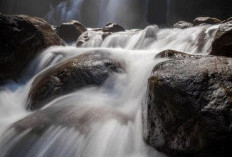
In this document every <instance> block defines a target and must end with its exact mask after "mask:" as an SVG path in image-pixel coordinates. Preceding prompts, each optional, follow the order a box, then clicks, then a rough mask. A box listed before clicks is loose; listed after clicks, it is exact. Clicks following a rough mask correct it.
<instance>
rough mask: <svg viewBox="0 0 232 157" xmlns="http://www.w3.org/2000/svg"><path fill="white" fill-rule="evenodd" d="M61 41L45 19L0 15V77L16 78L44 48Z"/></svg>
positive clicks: (4, 78)
mask: <svg viewBox="0 0 232 157" xmlns="http://www.w3.org/2000/svg"><path fill="white" fill-rule="evenodd" d="M54 45H63V43H62V40H61V39H60V38H59V37H58V36H57V34H56V33H55V32H54V31H53V30H52V28H51V26H50V25H49V24H48V23H47V22H45V21H44V20H42V19H40V18H37V17H29V16H26V15H19V16H6V15H0V81H3V80H7V79H14V80H16V79H17V78H18V77H19V76H20V74H21V72H22V71H23V70H24V69H25V66H26V65H27V64H28V63H29V62H30V61H31V60H32V59H33V58H34V57H35V56H36V55H37V54H39V53H40V52H41V51H42V50H43V49H46V48H48V47H49V46H54Z"/></svg>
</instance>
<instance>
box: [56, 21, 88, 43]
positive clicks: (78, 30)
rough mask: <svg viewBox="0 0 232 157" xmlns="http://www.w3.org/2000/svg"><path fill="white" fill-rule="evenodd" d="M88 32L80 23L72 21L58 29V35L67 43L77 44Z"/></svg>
mask: <svg viewBox="0 0 232 157" xmlns="http://www.w3.org/2000/svg"><path fill="white" fill-rule="evenodd" d="M86 30H87V29H86V28H85V27H84V26H83V25H82V24H81V23H80V22H79V21H76V20H72V21H70V22H68V23H63V24H62V25H61V26H59V27H57V34H58V35H59V36H60V37H61V39H63V40H64V41H65V42H67V43H70V42H75V41H76V40H77V39H78V38H79V36H80V35H81V34H82V33H83V32H85V31H86Z"/></svg>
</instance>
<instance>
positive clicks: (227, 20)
mask: <svg viewBox="0 0 232 157" xmlns="http://www.w3.org/2000/svg"><path fill="white" fill-rule="evenodd" d="M226 22H232V17H229V18H228V19H226V20H225V21H223V23H226Z"/></svg>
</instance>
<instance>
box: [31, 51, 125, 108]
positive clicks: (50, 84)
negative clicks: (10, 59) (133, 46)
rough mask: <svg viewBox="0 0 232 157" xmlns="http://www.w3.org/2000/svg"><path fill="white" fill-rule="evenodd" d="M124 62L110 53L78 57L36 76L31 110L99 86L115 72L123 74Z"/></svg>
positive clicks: (32, 90)
mask: <svg viewBox="0 0 232 157" xmlns="http://www.w3.org/2000/svg"><path fill="white" fill-rule="evenodd" d="M123 68H124V66H123V63H122V62H120V61H118V60H115V59H113V58H112V56H111V55H110V54H109V53H106V52H101V53H100V52H92V53H86V54H82V55H78V56H76V57H74V58H71V59H69V60H67V61H64V62H62V63H60V64H59V65H56V66H55V67H53V68H50V69H48V70H47V71H45V72H43V73H42V74H40V75H39V76H37V77H36V79H35V80H34V82H33V83H32V87H31V90H30V94H29V98H28V105H27V107H28V109H30V110H35V109H39V108H41V107H43V106H44V105H45V104H46V103H47V102H49V101H50V100H52V99H54V98H56V97H58V96H60V95H63V94H67V93H69V92H72V91H74V90H77V89H80V88H82V87H87V86H91V85H92V86H100V85H102V84H103V83H104V81H105V80H106V79H107V78H108V77H109V76H110V75H111V74H112V73H114V72H122V71H123Z"/></svg>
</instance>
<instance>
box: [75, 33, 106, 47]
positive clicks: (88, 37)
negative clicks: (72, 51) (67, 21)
mask: <svg viewBox="0 0 232 157" xmlns="http://www.w3.org/2000/svg"><path fill="white" fill-rule="evenodd" d="M103 35H104V32H102V29H100V30H99V29H97V30H88V31H86V32H84V33H83V34H82V35H81V36H80V37H79V38H78V39H77V42H76V46H77V47H80V46H83V45H84V44H85V43H87V42H89V41H90V40H94V39H97V41H98V43H101V42H102V41H103V40H104V38H103ZM97 41H96V40H95V41H94V42H95V44H96V42H97Z"/></svg>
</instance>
